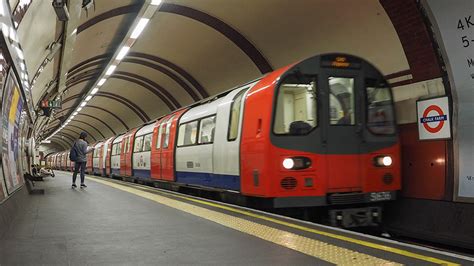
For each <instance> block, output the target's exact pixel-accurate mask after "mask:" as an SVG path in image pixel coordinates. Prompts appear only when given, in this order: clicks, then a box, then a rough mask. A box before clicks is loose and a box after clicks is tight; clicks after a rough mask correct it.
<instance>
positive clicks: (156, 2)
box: [150, 0, 161, 6]
mask: <svg viewBox="0 0 474 266" xmlns="http://www.w3.org/2000/svg"><path fill="white" fill-rule="evenodd" d="M150 4H151V5H154V6H158V5H160V4H161V0H151V3H150Z"/></svg>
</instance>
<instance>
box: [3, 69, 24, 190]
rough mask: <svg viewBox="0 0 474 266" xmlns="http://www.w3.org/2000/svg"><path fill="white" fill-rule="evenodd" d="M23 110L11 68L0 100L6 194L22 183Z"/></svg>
mask: <svg viewBox="0 0 474 266" xmlns="http://www.w3.org/2000/svg"><path fill="white" fill-rule="evenodd" d="M22 110H23V101H22V98H21V92H20V88H19V85H18V82H17V80H16V77H15V75H14V74H13V72H12V70H10V72H9V73H8V76H7V79H6V82H5V86H4V90H3V102H2V116H1V118H2V166H3V175H4V178H5V184H6V190H7V192H8V194H11V193H12V192H13V191H15V190H16V189H18V188H19V187H21V185H22V184H23V183H24V181H23V173H22V170H21V168H20V164H19V163H18V162H19V161H20V159H21V158H20V147H19V141H20V119H21V113H22Z"/></svg>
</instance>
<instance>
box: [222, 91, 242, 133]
mask: <svg viewBox="0 0 474 266" xmlns="http://www.w3.org/2000/svg"><path fill="white" fill-rule="evenodd" d="M245 91H247V90H241V91H240V92H239V93H237V95H235V97H234V101H233V102H232V106H231V107H230V118H229V119H230V121H229V132H228V133H227V140H229V141H233V140H236V139H237V134H238V133H239V121H240V109H241V106H242V98H243V97H244V93H245Z"/></svg>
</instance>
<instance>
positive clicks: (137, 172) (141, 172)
mask: <svg viewBox="0 0 474 266" xmlns="http://www.w3.org/2000/svg"><path fill="white" fill-rule="evenodd" d="M133 176H134V177H141V178H150V177H151V171H150V170H145V169H133Z"/></svg>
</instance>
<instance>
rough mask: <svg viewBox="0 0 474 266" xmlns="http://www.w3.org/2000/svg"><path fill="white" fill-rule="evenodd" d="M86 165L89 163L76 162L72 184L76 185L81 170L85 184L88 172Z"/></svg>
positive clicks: (82, 182)
mask: <svg viewBox="0 0 474 266" xmlns="http://www.w3.org/2000/svg"><path fill="white" fill-rule="evenodd" d="M86 164H87V162H75V163H74V174H73V175H72V183H73V184H75V183H76V177H77V173H78V172H79V169H81V184H84V174H85V171H86Z"/></svg>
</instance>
